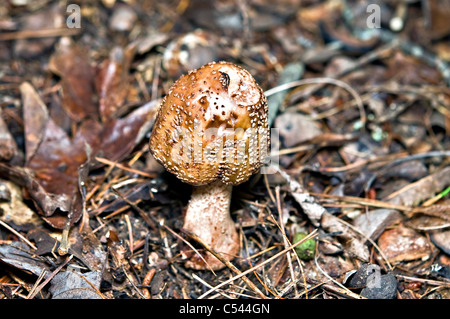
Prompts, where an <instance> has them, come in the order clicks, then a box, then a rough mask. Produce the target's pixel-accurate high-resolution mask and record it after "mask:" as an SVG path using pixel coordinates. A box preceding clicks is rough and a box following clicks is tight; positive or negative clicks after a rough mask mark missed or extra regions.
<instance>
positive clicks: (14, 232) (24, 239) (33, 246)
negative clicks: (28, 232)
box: [0, 220, 37, 250]
mask: <svg viewBox="0 0 450 319" xmlns="http://www.w3.org/2000/svg"><path fill="white" fill-rule="evenodd" d="M0 225H2V226H3V227H5V228H6V229H8V230H9V231H10V232H11V233H13V234H14V235H16V236H17V237H19V238H20V239H22V240H23V241H24V242H25V243H26V244H27V245H28V246H30V247H31V248H33V249H34V250H36V249H37V248H36V246H35V245H34V244H33V243H32V242H31V241H29V240H28V239H26V238H25V237H24V236H22V235H21V234H20V233H19V232H17V231H16V230H15V229H14V228H12V227H11V226H9V225H8V224H7V223H5V222H4V221H2V220H0Z"/></svg>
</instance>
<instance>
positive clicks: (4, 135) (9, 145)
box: [0, 110, 17, 161]
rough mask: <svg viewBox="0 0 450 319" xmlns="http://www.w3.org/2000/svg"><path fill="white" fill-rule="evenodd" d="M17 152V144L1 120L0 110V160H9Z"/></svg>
mask: <svg viewBox="0 0 450 319" xmlns="http://www.w3.org/2000/svg"><path fill="white" fill-rule="evenodd" d="M15 154H17V144H16V141H14V138H13V136H12V135H11V133H10V132H9V130H8V126H7V125H6V123H5V121H4V120H3V116H2V111H1V110H0V161H9V160H10V159H11V158H12V157H13V156H14V155H15Z"/></svg>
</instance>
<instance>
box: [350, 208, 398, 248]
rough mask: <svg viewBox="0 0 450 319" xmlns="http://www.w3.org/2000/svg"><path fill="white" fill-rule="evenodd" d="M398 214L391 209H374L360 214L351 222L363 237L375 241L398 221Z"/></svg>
mask: <svg viewBox="0 0 450 319" xmlns="http://www.w3.org/2000/svg"><path fill="white" fill-rule="evenodd" d="M400 217H401V216H400V213H399V212H398V211H396V210H393V209H374V210H371V211H368V212H367V213H361V214H360V215H359V216H358V217H356V218H355V219H354V220H353V226H355V227H356V228H358V229H359V230H360V231H361V232H362V233H363V234H364V235H366V236H367V237H369V238H371V239H372V240H376V239H377V238H378V237H379V236H380V235H381V234H382V233H383V232H384V230H385V229H386V228H387V227H389V226H391V225H392V224H393V223H395V222H396V221H398V220H399V219H400Z"/></svg>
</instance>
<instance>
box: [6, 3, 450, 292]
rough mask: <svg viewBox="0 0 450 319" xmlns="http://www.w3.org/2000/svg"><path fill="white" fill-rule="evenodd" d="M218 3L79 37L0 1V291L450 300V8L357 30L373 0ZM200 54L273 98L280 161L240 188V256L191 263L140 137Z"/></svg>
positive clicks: (88, 26) (112, 12) (126, 18)
mask: <svg viewBox="0 0 450 319" xmlns="http://www.w3.org/2000/svg"><path fill="white" fill-rule="evenodd" d="M214 2H215V1H212V2H211V3H208V4H206V3H201V4H200V3H199V1H194V0H190V1H181V2H180V5H179V6H177V7H173V4H170V3H157V2H156V1H136V2H133V3H131V2H130V3H128V2H127V3H120V4H119V3H115V1H113V2H112V4H106V3H107V1H102V2H98V3H95V4H94V3H86V4H83V5H82V6H83V10H82V21H83V27H82V29H81V30H72V31H71V30H69V29H67V28H65V29H64V28H61V27H62V25H61V24H58V23H59V22H58V21H60V22H61V21H64V18H63V17H64V12H65V8H62V7H61V6H59V5H58V4H57V3H56V1H50V2H49V1H47V2H42V3H41V2H39V3H36V4H34V6H33V5H32V4H31V3H32V2H31V1H24V3H23V4H20V5H19V4H12V5H10V6H6V5H0V9H2V10H0V14H1V15H3V16H2V18H4V19H3V20H0V21H3V22H0V29H1V30H2V31H5V32H6V33H4V34H0V49H1V50H0V52H1V54H0V59H1V61H2V64H1V66H0V92H1V95H0V105H1V107H2V110H1V115H2V118H1V119H0V178H1V179H2V180H1V181H0V195H1V196H0V208H1V211H0V221H1V222H2V224H1V225H0V261H1V263H0V297H1V298H26V297H28V298H42V299H46V298H64V299H72V298H86V299H88V298H108V299H116V298H159V299H168V298H224V297H227V298H277V299H278V298H287V299H289V298H325V299H336V298H337V299H340V298H353V299H360V298H363V297H365V298H402V299H419V298H446V296H448V294H446V293H445V291H446V290H448V289H449V288H448V287H449V286H450V277H449V274H450V270H449V269H450V268H449V267H450V262H448V254H449V251H450V241H449V240H448V238H449V235H448V233H449V227H450V223H449V222H450V220H449V217H448V212H449V210H450V204H449V192H448V189H449V187H450V180H449V176H450V175H449V161H448V160H449V158H450V153H449V151H448V150H449V149H450V147H449V146H450V138H449V137H450V134H449V130H450V107H449V105H450V91H449V89H448V85H449V84H450V80H449V78H450V76H449V74H448V61H449V60H448V54H446V52H447V50H446V49H445V47H446V43H445V38H446V37H448V32H449V30H448V24H445V23H442V21H448V8H447V7H446V5H445V2H439V1H431V3H432V5H431V7H430V8H426V7H423V6H422V5H421V4H420V3H419V2H417V3H411V4H408V5H407V15H408V19H405V20H404V21H403V22H404V25H403V27H402V29H401V30H392V29H390V28H391V27H390V26H389V23H387V22H388V21H387V22H386V21H383V22H382V27H381V28H380V29H370V28H369V29H367V28H366V27H365V25H364V23H365V21H366V20H365V19H362V17H363V16H364V15H363V14H361V12H365V8H366V6H367V4H368V2H367V3H366V2H365V1H361V2H358V3H356V2H354V1H344V2H337V1H333V0H329V1H318V0H317V1H316V0H312V1H306V2H301V1H297V0H292V1H283V2H281V3H279V4H278V3H277V4H274V3H271V2H270V1H259V4H258V5H254V4H253V3H246V4H245V5H236V4H235V2H233V1H222V2H221V5H220V6H214V5H213V3H214ZM343 4H345V5H343ZM149 8H152V9H151V10H150V9H149ZM361 10H362V11H361ZM384 10H386V12H387V13H388V14H386V16H385V18H384V19H386V17H393V16H394V15H395V12H396V7H395V5H394V4H389V5H387V6H386V7H385V8H384ZM427 10H431V11H427ZM169 12H172V13H175V14H172V13H170V14H169ZM202 12H203V13H204V12H208V14H207V16H208V17H215V19H207V20H205V19H204V18H202ZM137 13H138V14H137ZM48 17H55V18H54V19H49V18H48ZM94 17H95V18H94ZM262 17H264V19H262ZM46 18H48V19H46ZM46 20H48V21H46ZM51 21H55V23H53V24H52V23H50V22H51ZM420 21H424V23H423V24H421V23H420ZM394 26H395V25H394ZM394 31H395V32H394ZM40 32H43V33H40ZM42 34H44V35H47V36H44V37H43V36H42ZM418 35H420V36H418ZM431 38H432V39H433V40H432V41H430V40H427V39H431ZM10 44H12V47H11V46H10ZM211 59H217V60H219V59H220V60H228V61H232V62H235V63H237V64H240V65H242V66H244V67H245V68H246V69H248V70H249V71H250V72H251V73H252V74H253V75H254V76H255V78H256V79H257V81H258V82H259V83H260V84H261V86H262V87H263V88H264V89H265V90H266V92H268V95H269V107H270V117H271V118H270V122H271V124H274V127H277V128H279V129H280V141H279V143H278V144H274V145H276V146H278V151H277V152H278V153H277V154H276V155H278V156H279V160H280V161H279V166H277V167H274V174H269V175H257V176H254V177H253V178H252V179H251V180H250V181H249V182H247V183H245V184H243V185H240V186H238V187H235V190H234V192H233V203H232V205H233V206H232V207H233V211H232V216H233V219H234V220H235V221H236V224H237V226H238V228H239V231H240V233H241V239H242V242H241V246H242V249H241V252H240V254H239V256H237V258H235V259H234V260H233V261H232V264H228V265H227V267H225V269H223V270H221V271H216V272H212V271H196V272H193V271H192V270H189V269H185V268H184V266H183V261H184V258H186V257H185V256H186V254H187V253H191V250H192V249H202V247H201V243H198V242H197V243H196V242H192V243H190V244H189V245H188V242H187V238H185V236H184V234H183V231H182V229H181V224H182V216H183V207H185V204H186V203H187V200H188V194H189V192H190V187H189V186H188V185H185V184H182V183H181V182H179V181H177V180H176V179H175V178H174V177H173V176H171V175H170V174H168V173H167V172H164V170H161V168H160V167H159V166H158V165H157V164H155V162H154V160H153V159H152V157H151V154H150V153H149V149H148V145H147V138H148V136H149V132H150V130H151V128H152V125H153V121H154V117H155V115H156V111H157V109H158V105H159V101H160V99H161V98H162V97H163V96H164V95H165V94H166V93H167V90H168V88H169V87H170V85H171V84H172V83H173V81H175V80H176V77H177V76H178V75H179V74H181V73H184V72H186V70H189V69H191V68H192V67H195V66H200V65H202V64H205V63H207V62H210V60H211ZM274 92H275V93H274ZM275 193H276V196H275ZM299 232H301V233H305V234H309V235H310V236H309V237H307V238H306V239H310V237H312V240H314V241H316V245H315V246H314V247H315V249H316V251H315V254H314V258H313V259H312V260H300V259H298V258H296V254H295V248H294V247H293V244H292V243H293V241H294V236H295V234H297V233H299ZM295 244H301V243H299V242H296V243H295ZM374 267H375V268H374ZM377 267H378V268H377ZM368 268H370V269H372V268H373V269H378V270H377V271H379V274H380V280H381V281H380V283H381V285H382V287H381V289H378V288H376V289H373V287H372V286H370V284H369V285H368V283H369V282H368V276H369V277H370V275H371V273H368V272H367V269H368ZM355 276H357V277H355ZM361 278H362V279H361ZM357 279H358V280H359V281H358V285H352V284H350V283H351V282H355V281H356V280H357ZM11 283H13V284H14V285H16V287H17V288H16V289H15V290H14V291H12V290H11V289H10V288H6V287H10V286H9V285H10V284H11Z"/></svg>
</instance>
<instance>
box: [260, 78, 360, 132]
mask: <svg viewBox="0 0 450 319" xmlns="http://www.w3.org/2000/svg"><path fill="white" fill-rule="evenodd" d="M306 84H332V85H336V86H339V87H341V88H343V89H345V90H347V91H348V92H349V93H350V94H351V95H352V96H353V98H354V99H355V101H356V104H357V106H358V108H359V113H360V121H361V124H362V125H361V127H364V126H365V124H366V121H367V118H366V113H365V110H364V104H363V101H362V99H361V96H360V95H359V94H358V92H356V91H355V90H354V89H353V88H352V87H351V86H350V85H348V84H347V83H345V82H343V81H341V80H337V79H333V78H311V79H303V80H298V81H293V82H289V83H286V84H283V85H280V86H276V87H274V88H272V89H269V90H267V91H266V92H264V93H265V94H266V96H271V95H272V94H275V93H278V92H281V91H284V90H287V89H291V88H294V87H297V86H301V85H306Z"/></svg>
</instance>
